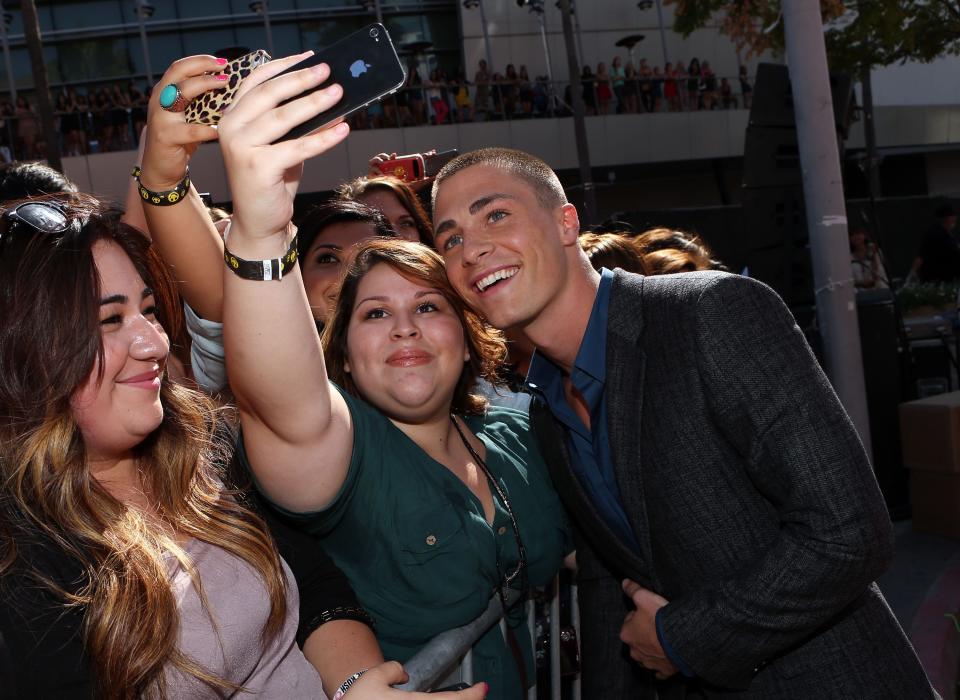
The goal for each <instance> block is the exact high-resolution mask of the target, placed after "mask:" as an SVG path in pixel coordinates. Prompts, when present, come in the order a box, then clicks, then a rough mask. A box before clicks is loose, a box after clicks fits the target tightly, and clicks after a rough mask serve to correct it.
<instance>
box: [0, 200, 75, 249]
mask: <svg viewBox="0 0 960 700" xmlns="http://www.w3.org/2000/svg"><path fill="white" fill-rule="evenodd" d="M3 221H4V222H5V223H6V226H4V227H3V229H2V230H0V252H2V250H3V247H4V244H5V242H6V241H7V240H8V239H9V238H11V237H12V236H13V235H14V234H15V233H16V232H17V231H18V230H21V229H22V228H23V227H27V228H29V229H32V230H33V232H35V233H43V234H47V235H51V236H56V235H60V234H63V233H67V232H68V231H72V232H74V233H77V232H79V231H80V229H82V228H83V223H82V222H80V221H79V220H77V219H70V218H69V217H68V216H67V213H66V212H65V211H64V209H63V207H61V206H60V205H59V204H55V203H53V202H24V203H23V204H18V205H17V206H15V207H14V208H13V209H8V210H7V211H5V212H4V213H3Z"/></svg>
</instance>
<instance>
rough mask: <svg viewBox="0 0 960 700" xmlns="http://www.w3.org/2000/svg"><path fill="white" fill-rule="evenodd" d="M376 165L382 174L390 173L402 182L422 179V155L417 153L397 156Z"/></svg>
mask: <svg viewBox="0 0 960 700" xmlns="http://www.w3.org/2000/svg"><path fill="white" fill-rule="evenodd" d="M377 167H378V168H379V169H380V172H381V173H383V174H384V175H392V176H393V177H395V178H397V179H398V180H403V181H404V182H416V181H417V180H422V179H423V173H424V163H423V156H422V155H420V154H419V153H415V154H414V155H412V156H397V157H396V158H392V159H390V160H385V161H383V162H382V163H380V164H379V165H378V166H377Z"/></svg>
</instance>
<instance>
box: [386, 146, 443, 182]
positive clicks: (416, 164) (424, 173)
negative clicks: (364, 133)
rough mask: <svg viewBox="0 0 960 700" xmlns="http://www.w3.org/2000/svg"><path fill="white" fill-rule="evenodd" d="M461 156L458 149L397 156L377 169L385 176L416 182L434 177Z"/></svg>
mask: <svg viewBox="0 0 960 700" xmlns="http://www.w3.org/2000/svg"><path fill="white" fill-rule="evenodd" d="M457 155H459V151H457V149H456V148H451V149H450V150H449V151H440V152H439V153H437V152H436V151H430V152H429V153H414V154H412V155H409V156H397V157H396V158H391V159H390V160H385V161H383V162H382V163H380V164H379V165H378V166H377V167H378V168H379V169H380V172H382V173H383V174H384V175H393V176H394V177H396V178H399V179H401V180H403V181H404V182H416V181H417V180H423V179H425V178H428V177H434V176H436V174H437V173H438V172H440V169H441V168H442V167H443V166H444V165H446V164H447V163H449V162H450V161H451V160H453V159H454V158H456V157H457Z"/></svg>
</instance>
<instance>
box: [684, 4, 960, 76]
mask: <svg viewBox="0 0 960 700" xmlns="http://www.w3.org/2000/svg"><path fill="white" fill-rule="evenodd" d="M665 2H666V4H668V5H673V6H674V14H675V16H676V20H675V22H674V29H675V30H676V31H677V32H678V33H680V34H681V35H683V36H689V35H690V34H691V33H692V32H693V31H695V30H696V29H699V28H701V27H703V26H705V25H707V24H708V23H709V22H711V20H713V19H716V20H717V21H718V22H719V24H720V28H721V31H723V32H724V33H725V34H727V35H728V36H729V37H730V39H731V40H732V41H733V42H734V44H735V45H736V46H737V49H738V50H739V51H741V52H744V53H745V55H746V56H747V57H749V56H751V55H757V54H759V53H762V52H764V51H771V52H773V53H781V52H782V50H783V46H784V44H783V41H784V40H783V22H781V21H780V6H781V2H782V0H665ZM820 11H821V14H822V15H823V21H824V25H825V27H826V29H825V34H824V39H825V40H826V44H827V55H828V57H829V60H830V66H831V68H832V69H834V70H844V71H849V72H851V73H860V72H861V71H862V70H863V69H864V68H872V67H876V66H887V65H890V64H892V63H900V62H903V61H921V62H929V61H932V60H934V59H935V58H938V57H939V56H943V55H948V54H958V53H960V2H958V1H957V0H820Z"/></svg>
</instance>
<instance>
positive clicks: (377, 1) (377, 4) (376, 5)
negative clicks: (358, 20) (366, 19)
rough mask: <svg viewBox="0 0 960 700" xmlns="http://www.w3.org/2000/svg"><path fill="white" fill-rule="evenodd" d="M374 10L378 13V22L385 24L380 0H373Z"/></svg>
mask: <svg viewBox="0 0 960 700" xmlns="http://www.w3.org/2000/svg"><path fill="white" fill-rule="evenodd" d="M373 11H374V12H376V13H377V22H379V23H380V24H383V10H381V9H380V0H373Z"/></svg>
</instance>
